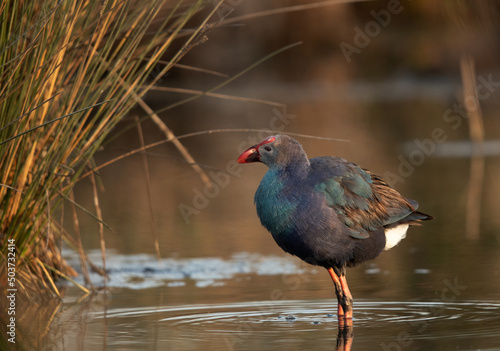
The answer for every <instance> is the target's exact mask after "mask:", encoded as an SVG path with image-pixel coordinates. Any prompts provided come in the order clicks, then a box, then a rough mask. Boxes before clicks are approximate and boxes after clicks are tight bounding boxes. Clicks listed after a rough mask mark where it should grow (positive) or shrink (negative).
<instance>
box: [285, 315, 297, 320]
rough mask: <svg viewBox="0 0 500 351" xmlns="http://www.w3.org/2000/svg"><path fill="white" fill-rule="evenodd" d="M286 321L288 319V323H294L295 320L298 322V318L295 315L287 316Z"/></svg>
mask: <svg viewBox="0 0 500 351" xmlns="http://www.w3.org/2000/svg"><path fill="white" fill-rule="evenodd" d="M285 319H286V320H287V321H294V320H296V319H297V318H296V317H295V316H294V315H292V314H289V315H287V316H286V317H285Z"/></svg>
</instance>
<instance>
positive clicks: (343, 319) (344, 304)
mask: <svg viewBox="0 0 500 351" xmlns="http://www.w3.org/2000/svg"><path fill="white" fill-rule="evenodd" d="M328 273H329V274H330V277H332V281H333V284H334V285H335V294H336V295H337V301H338V320H339V326H340V327H341V328H344V327H346V326H347V327H349V326H352V295H351V292H350V291H349V287H348V286H347V280H346V278H345V274H341V275H340V277H339V276H338V275H337V273H335V271H334V270H333V268H328Z"/></svg>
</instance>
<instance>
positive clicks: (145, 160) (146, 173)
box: [135, 116, 161, 261]
mask: <svg viewBox="0 0 500 351" xmlns="http://www.w3.org/2000/svg"><path fill="white" fill-rule="evenodd" d="M135 120H136V122H137V133H138V136H139V142H140V144H141V147H144V146H145V142H144V134H143V133H142V127H141V121H140V119H139V117H137V116H135ZM142 165H143V168H144V176H145V178H146V187H147V192H148V203H149V215H150V218H151V229H152V231H153V241H154V246H155V252H156V258H157V259H158V261H160V260H161V253H160V243H159V240H158V232H157V230H156V221H155V215H154V208H153V199H152V191H151V177H150V175H149V164H148V156H147V155H146V154H145V153H143V154H142Z"/></svg>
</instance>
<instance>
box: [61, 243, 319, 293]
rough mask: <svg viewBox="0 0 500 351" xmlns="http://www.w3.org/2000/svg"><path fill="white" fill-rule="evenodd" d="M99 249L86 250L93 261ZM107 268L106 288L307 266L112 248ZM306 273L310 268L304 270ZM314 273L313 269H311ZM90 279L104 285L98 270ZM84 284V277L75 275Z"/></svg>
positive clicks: (206, 283)
mask: <svg viewBox="0 0 500 351" xmlns="http://www.w3.org/2000/svg"><path fill="white" fill-rule="evenodd" d="M100 255H101V254H100V250H93V251H90V252H89V255H88V256H89V258H90V259H91V260H92V261H93V262H96V263H98V262H100V260H101V256H100ZM65 259H66V260H67V261H68V263H69V264H71V265H72V266H73V267H75V268H76V269H78V268H79V260H78V256H77V255H76V254H74V253H71V255H68V254H66V255H65ZM106 271H107V273H108V275H109V277H110V280H109V281H108V282H107V284H106V286H107V287H112V288H115V287H116V288H129V289H147V288H154V287H160V286H167V287H179V286H184V285H186V280H189V279H190V280H194V281H195V283H194V285H195V286H196V287H198V288H206V287H215V286H222V285H224V284H225V282H226V281H228V280H231V279H233V278H234V277H235V276H236V275H238V274H256V275H263V276H266V275H267V276H269V275H290V274H302V273H304V272H306V269H305V268H303V266H302V265H301V264H300V262H299V261H297V260H295V259H294V258H293V257H287V256H283V257H281V256H262V255H258V254H250V253H238V254H235V255H233V256H231V258H229V259H223V258H218V257H206V258H185V259H173V258H164V259H161V260H160V261H158V260H157V259H156V256H154V255H146V254H138V255H121V254H116V253H114V252H113V251H112V250H110V251H107V253H106ZM307 271H308V272H309V270H307ZM310 271H311V272H312V273H314V272H315V271H314V270H312V269H311V270H310ZM90 278H91V280H92V284H94V285H95V286H103V285H104V280H103V278H102V277H101V276H100V275H99V274H97V273H91V274H90ZM76 281H77V282H78V283H81V284H83V277H82V276H81V275H80V276H78V277H77V278H76Z"/></svg>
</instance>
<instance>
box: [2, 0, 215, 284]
mask: <svg viewBox="0 0 500 351" xmlns="http://www.w3.org/2000/svg"><path fill="white" fill-rule="evenodd" d="M209 5H210V6H208V4H207V2H206V1H187V2H186V1H165V0H150V1H132V0H104V1H102V0H64V1H57V2H56V1H45V0H42V1H25V0H6V1H3V2H2V3H1V5H0V170H1V172H0V184H1V185H0V287H6V286H7V282H8V279H7V277H8V274H7V266H8V257H9V255H8V254H9V252H11V251H9V243H15V267H16V288H18V289H20V290H23V291H25V292H26V293H27V294H31V293H33V292H34V291H38V292H41V291H44V292H45V291H50V292H52V293H54V294H59V292H58V290H57V287H56V285H55V284H54V282H55V280H56V278H58V277H66V278H68V279H70V278H69V277H70V276H73V275H74V274H75V272H74V270H73V269H72V268H71V267H69V266H68V265H67V264H66V263H65V262H64V260H63V259H62V257H61V243H62V241H65V242H67V243H68V244H69V245H70V246H73V247H75V248H76V249H77V250H79V253H80V257H81V259H82V262H83V263H84V261H85V259H86V258H85V253H84V252H83V251H82V250H81V245H80V244H79V238H78V237H77V236H73V235H71V234H68V233H67V232H66V231H65V230H64V229H63V225H62V223H61V222H62V216H61V215H60V214H61V212H62V211H63V210H64V209H65V208H68V206H69V207H71V206H76V204H75V203H74V201H73V196H72V189H73V186H74V185H75V183H76V182H77V181H78V180H79V179H80V178H81V176H82V174H84V172H88V171H89V170H91V169H92V166H93V155H94V153H95V152H96V151H97V150H98V148H99V147H100V146H101V144H102V142H103V141H104V140H105V138H106V137H107V136H108V135H109V134H110V133H111V132H112V131H113V129H114V127H115V126H116V124H117V123H118V122H119V121H120V120H122V119H123V118H124V117H125V116H126V115H127V113H128V112H129V111H130V109H131V108H132V107H134V106H135V105H136V104H137V103H138V102H140V101H142V97H143V96H144V94H146V93H147V91H148V90H149V89H150V88H151V87H152V86H153V85H154V83H155V82H156V80H157V79H159V78H161V76H163V75H164V74H165V73H166V72H167V71H168V70H169V69H170V68H171V67H172V66H173V65H175V63H176V62H178V61H179V60H180V58H181V57H182V56H183V55H184V54H185V53H186V52H187V51H188V50H189V49H190V48H191V47H193V46H194V45H196V44H197V43H198V42H199V41H200V40H202V39H201V38H202V37H203V35H204V33H203V32H204V30H205V29H206V25H205V23H206V21H204V20H207V19H208V16H210V15H212V14H213V13H214V6H217V4H215V5H214V2H210V4H209ZM219 5H220V4H219ZM200 18H201V19H200ZM188 23H189V27H188ZM193 23H194V24H193ZM165 59H167V61H166V62H165V61H162V64H161V67H160V69H158V67H157V63H158V62H159V61H160V60H165ZM153 70H154V72H155V74H154V75H152V74H151V72H152V71H153ZM96 220H99V219H98V218H97V217H96ZM10 247H12V246H10Z"/></svg>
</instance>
